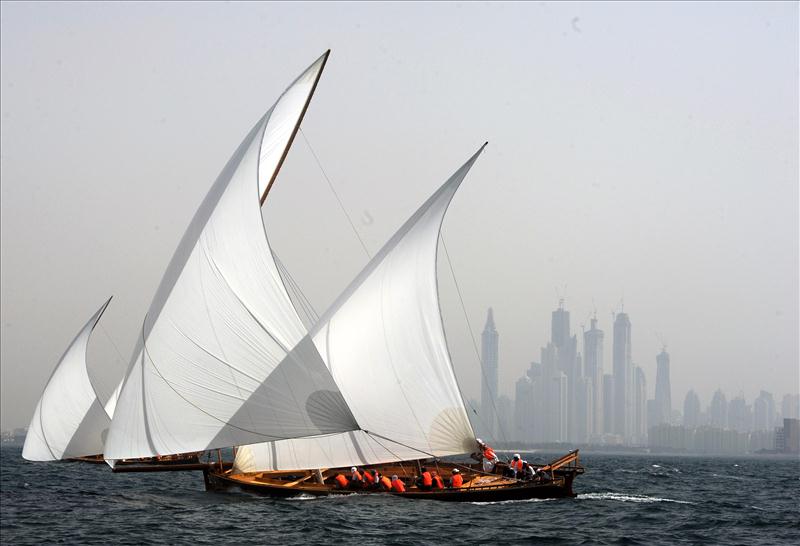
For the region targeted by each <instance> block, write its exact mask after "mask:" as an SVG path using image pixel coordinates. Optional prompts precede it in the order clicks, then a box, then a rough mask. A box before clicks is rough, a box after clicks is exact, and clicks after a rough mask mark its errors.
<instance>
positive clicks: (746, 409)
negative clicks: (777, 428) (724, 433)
mask: <svg viewBox="0 0 800 546" xmlns="http://www.w3.org/2000/svg"><path fill="white" fill-rule="evenodd" d="M728 428H730V429H733V430H735V431H737V432H750V431H751V430H753V412H752V411H750V406H749V405H748V404H747V402H746V401H745V399H744V396H743V395H741V394H740V395H739V396H737V397H736V398H734V399H733V400H731V401H730V402H728ZM764 430H767V429H764Z"/></svg>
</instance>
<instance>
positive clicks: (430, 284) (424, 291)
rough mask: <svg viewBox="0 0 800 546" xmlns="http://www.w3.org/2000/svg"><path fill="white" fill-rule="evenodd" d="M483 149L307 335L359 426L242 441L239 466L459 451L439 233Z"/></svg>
mask: <svg viewBox="0 0 800 546" xmlns="http://www.w3.org/2000/svg"><path fill="white" fill-rule="evenodd" d="M482 150H483V147H482V148H481V149H480V150H479V151H478V152H476V153H475V155H473V156H472V157H471V158H470V159H469V161H467V162H466V163H465V164H464V165H463V166H462V167H461V168H460V169H459V170H458V171H456V173H455V174H453V176H452V177H450V179H449V180H448V181H447V182H446V183H445V184H444V185H442V186H441V187H440V188H439V190H438V191H437V192H436V193H435V194H434V195H433V196H431V197H430V198H429V199H428V200H427V201H426V202H425V203H424V204H423V205H422V206H421V207H420V208H419V209H418V210H417V211H416V213H414V215H413V216H412V217H411V218H410V219H409V220H408V221H407V222H406V223H405V224H404V225H403V226H402V227H401V228H400V230H399V231H397V233H395V234H394V236H393V237H392V238H391V239H390V240H389V242H388V243H386V245H385V246H384V247H383V248H382V249H381V251H380V252H379V253H378V254H377V255H376V256H375V257H374V258H373V259H372V260H371V261H370V263H369V264H368V265H367V266H366V268H365V269H364V270H363V271H362V272H361V273H360V274H359V276H358V277H357V278H356V279H355V280H354V281H353V283H352V284H351V285H350V286H349V287H348V288H347V290H345V291H344V293H342V295H341V296H340V297H339V298H338V299H337V300H336V302H335V303H334V304H333V305H332V306H331V308H330V309H329V310H328V311H327V312H326V313H325V314H324V315H323V316H322V317H321V319H320V321H319V322H318V324H317V325H316V326H315V327H314V329H313V331H312V333H311V334H310V337H311V338H312V339H313V342H314V344H315V345H316V347H317V348H318V349H319V352H320V354H321V355H322V357H323V359H324V360H325V363H326V364H327V365H328V367H329V368H330V370H331V373H332V374H333V377H334V379H335V380H336V384H337V385H339V388H340V389H341V392H342V395H343V396H344V398H345V400H346V401H347V404H348V405H349V406H350V408H351V410H352V412H353V415H354V417H355V419H356V421H357V422H358V423H359V425H360V427H361V429H362V430H360V431H355V432H349V433H345V434H336V435H331V436H329V437H326V438H319V439H318V438H308V439H300V440H289V441H278V442H268V443H261V444H257V445H253V446H243V447H241V448H240V449H239V450H238V452H237V457H236V462H235V468H236V470H237V471H240V472H251V471H256V470H271V469H298V468H325V467H334V466H349V465H351V464H372V463H379V462H388V461H396V460H401V459H413V458H423V457H426V456H430V455H435V456H445V455H454V454H460V453H465V452H469V451H470V450H471V449H472V448H473V447H474V442H475V440H474V438H475V435H474V432H473V430H472V427H471V425H470V422H469V418H468V417H467V413H466V410H465V409H464V402H463V400H462V398H461V394H460V392H459V389H458V385H457V383H456V378H455V375H454V373H453V367H452V363H451V361H450V355H449V352H448V349H447V343H446V340H445V333H444V328H443V326H442V319H441V313H440V309H439V293H438V287H437V277H436V261H437V249H438V242H439V231H440V228H441V224H442V221H443V219H444V214H445V212H446V211H447V207H448V205H449V204H450V200H451V199H452V197H453V195H454V194H455V192H456V190H457V189H458V187H459V185H460V184H461V182H462V180H463V179H464V177H465V176H466V174H467V172H468V171H469V169H470V168H471V167H472V165H473V163H474V162H475V160H476V159H477V157H478V155H479V154H480V152H481V151H482Z"/></svg>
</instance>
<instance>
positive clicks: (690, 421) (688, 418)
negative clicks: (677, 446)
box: [683, 390, 700, 428]
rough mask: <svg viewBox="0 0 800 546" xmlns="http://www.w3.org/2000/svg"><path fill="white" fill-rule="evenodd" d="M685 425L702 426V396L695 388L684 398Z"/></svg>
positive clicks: (691, 426) (689, 426)
mask: <svg viewBox="0 0 800 546" xmlns="http://www.w3.org/2000/svg"><path fill="white" fill-rule="evenodd" d="M683 426H685V427H688V428H696V427H698V426H700V397H698V396H697V393H696V392H694V391H693V390H690V391H689V392H687V393H686V398H684V400H683Z"/></svg>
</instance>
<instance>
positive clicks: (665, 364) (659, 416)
mask: <svg viewBox="0 0 800 546" xmlns="http://www.w3.org/2000/svg"><path fill="white" fill-rule="evenodd" d="M655 401H656V404H655V405H656V408H655V413H656V414H655V418H656V422H655V423H654V424H655V425H660V424H661V423H670V422H671V421H672V397H671V394H670V384H669V353H667V351H666V350H664V349H662V350H661V353H660V354H658V355H657V356H656V398H655Z"/></svg>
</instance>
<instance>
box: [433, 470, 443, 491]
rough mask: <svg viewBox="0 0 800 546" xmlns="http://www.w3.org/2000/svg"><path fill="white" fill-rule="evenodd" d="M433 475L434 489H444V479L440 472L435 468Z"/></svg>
mask: <svg viewBox="0 0 800 546" xmlns="http://www.w3.org/2000/svg"><path fill="white" fill-rule="evenodd" d="M431 477H432V478H433V488H434V489H444V480H442V477H441V476H440V475H439V474H438V472H436V471H435V470H434V471H433V473H432V476H431Z"/></svg>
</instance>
